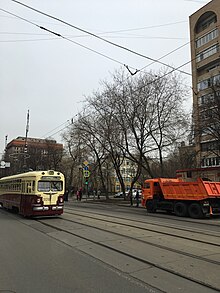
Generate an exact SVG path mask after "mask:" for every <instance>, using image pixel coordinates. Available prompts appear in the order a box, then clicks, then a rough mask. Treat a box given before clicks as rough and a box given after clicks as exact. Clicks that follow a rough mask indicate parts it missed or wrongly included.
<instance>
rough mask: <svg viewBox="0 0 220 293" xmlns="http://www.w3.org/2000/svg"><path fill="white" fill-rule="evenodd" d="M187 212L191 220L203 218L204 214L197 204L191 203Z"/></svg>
mask: <svg viewBox="0 0 220 293" xmlns="http://www.w3.org/2000/svg"><path fill="white" fill-rule="evenodd" d="M188 211H189V215H190V217H191V218H194V219H199V218H204V214H203V212H202V208H201V206H200V204H199V203H191V205H190V206H189V209H188Z"/></svg>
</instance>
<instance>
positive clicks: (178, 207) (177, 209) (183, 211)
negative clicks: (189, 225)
mask: <svg viewBox="0 0 220 293" xmlns="http://www.w3.org/2000/svg"><path fill="white" fill-rule="evenodd" d="M174 213H175V215H177V216H178V217H185V216H187V206H186V204H185V203H183V202H176V203H175V205H174Z"/></svg>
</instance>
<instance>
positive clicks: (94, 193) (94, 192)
mask: <svg viewBox="0 0 220 293" xmlns="http://www.w3.org/2000/svg"><path fill="white" fill-rule="evenodd" d="M95 197H96V190H95V189H94V190H93V199H95Z"/></svg>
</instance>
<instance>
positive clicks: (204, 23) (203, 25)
mask: <svg viewBox="0 0 220 293" xmlns="http://www.w3.org/2000/svg"><path fill="white" fill-rule="evenodd" d="M216 22H217V15H216V14H215V13H214V12H212V11H207V12H206V13H204V14H203V15H202V16H201V17H200V18H199V20H198V22H197V24H196V27H195V31H196V33H197V34H198V33H200V32H202V31H204V30H205V29H207V28H208V27H209V26H210V25H212V24H214V23H216Z"/></svg>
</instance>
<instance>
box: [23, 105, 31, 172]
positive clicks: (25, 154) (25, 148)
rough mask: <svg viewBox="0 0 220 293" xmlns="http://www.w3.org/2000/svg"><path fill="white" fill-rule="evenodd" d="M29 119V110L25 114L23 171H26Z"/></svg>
mask: <svg viewBox="0 0 220 293" xmlns="http://www.w3.org/2000/svg"><path fill="white" fill-rule="evenodd" d="M29 119H30V115H29V110H28V112H27V123H26V132H25V143H24V166H23V168H24V171H26V170H27V157H28V154H27V139H28V131H29Z"/></svg>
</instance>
